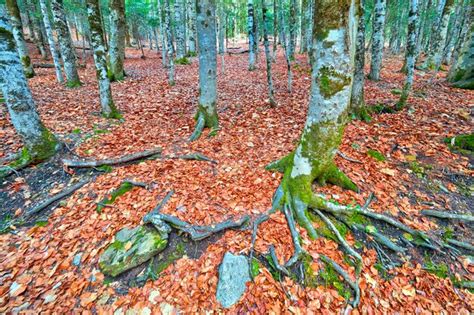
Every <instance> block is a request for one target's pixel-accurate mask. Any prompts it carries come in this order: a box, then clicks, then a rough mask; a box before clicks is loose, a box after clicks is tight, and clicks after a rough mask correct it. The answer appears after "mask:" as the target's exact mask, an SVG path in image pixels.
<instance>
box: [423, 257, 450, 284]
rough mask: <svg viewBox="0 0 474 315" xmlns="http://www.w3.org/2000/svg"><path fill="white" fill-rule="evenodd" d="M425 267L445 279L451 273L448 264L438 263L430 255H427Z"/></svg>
mask: <svg viewBox="0 0 474 315" xmlns="http://www.w3.org/2000/svg"><path fill="white" fill-rule="evenodd" d="M423 269H425V270H426V271H428V272H429V273H431V274H434V275H436V276H437V277H439V278H443V279H445V278H447V277H448V275H449V270H448V266H447V265H445V264H436V263H434V262H433V261H432V260H431V259H430V258H429V257H425V266H424V268H423Z"/></svg>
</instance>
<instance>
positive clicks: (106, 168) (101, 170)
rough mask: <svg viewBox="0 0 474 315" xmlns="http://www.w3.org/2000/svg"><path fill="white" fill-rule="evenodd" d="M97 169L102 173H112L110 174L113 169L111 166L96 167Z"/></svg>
mask: <svg viewBox="0 0 474 315" xmlns="http://www.w3.org/2000/svg"><path fill="white" fill-rule="evenodd" d="M95 169H96V170H98V171H100V172H104V173H110V172H112V170H113V167H112V166H110V165H101V166H99V167H96V168H95Z"/></svg>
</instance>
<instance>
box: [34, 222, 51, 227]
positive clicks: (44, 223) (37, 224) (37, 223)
mask: <svg viewBox="0 0 474 315" xmlns="http://www.w3.org/2000/svg"><path fill="white" fill-rule="evenodd" d="M46 225H48V220H40V221H36V222H35V226H39V227H44V226H46Z"/></svg>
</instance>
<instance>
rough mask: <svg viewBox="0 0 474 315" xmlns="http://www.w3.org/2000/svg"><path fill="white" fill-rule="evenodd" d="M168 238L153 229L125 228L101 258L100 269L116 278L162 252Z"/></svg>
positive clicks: (142, 227)
mask: <svg viewBox="0 0 474 315" xmlns="http://www.w3.org/2000/svg"><path fill="white" fill-rule="evenodd" d="M164 236H166V237H164ZM167 238H168V235H167V234H166V235H164V233H163V232H162V231H161V232H158V231H157V230H155V229H154V228H152V227H147V226H138V227H136V228H134V229H128V228H124V229H122V230H120V231H119V232H118V233H117V234H116V235H115V241H114V242H113V243H112V244H110V245H109V246H108V247H107V249H106V250H105V251H104V253H103V254H102V255H101V256H100V258H99V267H100V269H101V271H102V272H103V273H104V274H106V275H110V276H113V277H115V276H117V275H119V274H121V273H123V272H124V271H127V270H129V269H132V268H134V267H136V266H138V265H140V264H142V263H144V262H146V261H148V260H149V259H150V258H151V257H153V256H155V255H156V254H158V253H159V252H161V251H162V250H163V249H165V247H166V245H167V243H168V240H167Z"/></svg>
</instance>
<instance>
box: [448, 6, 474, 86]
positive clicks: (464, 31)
mask: <svg viewBox="0 0 474 315" xmlns="http://www.w3.org/2000/svg"><path fill="white" fill-rule="evenodd" d="M472 10H474V8H473V7H472V6H469V5H468V6H467V7H466V11H465V12H464V18H463V23H462V28H461V32H460V34H459V36H458V38H457V39H456V44H455V45H454V49H453V53H452V56H451V59H452V64H451V67H450V68H449V73H448V78H450V77H452V76H453V72H454V71H455V70H456V67H457V63H458V61H459V55H460V54H461V51H462V48H463V45H464V43H465V42H466V38H467V36H468V32H469V30H470V25H471V23H472V18H473V16H472V12H473V11H472Z"/></svg>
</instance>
